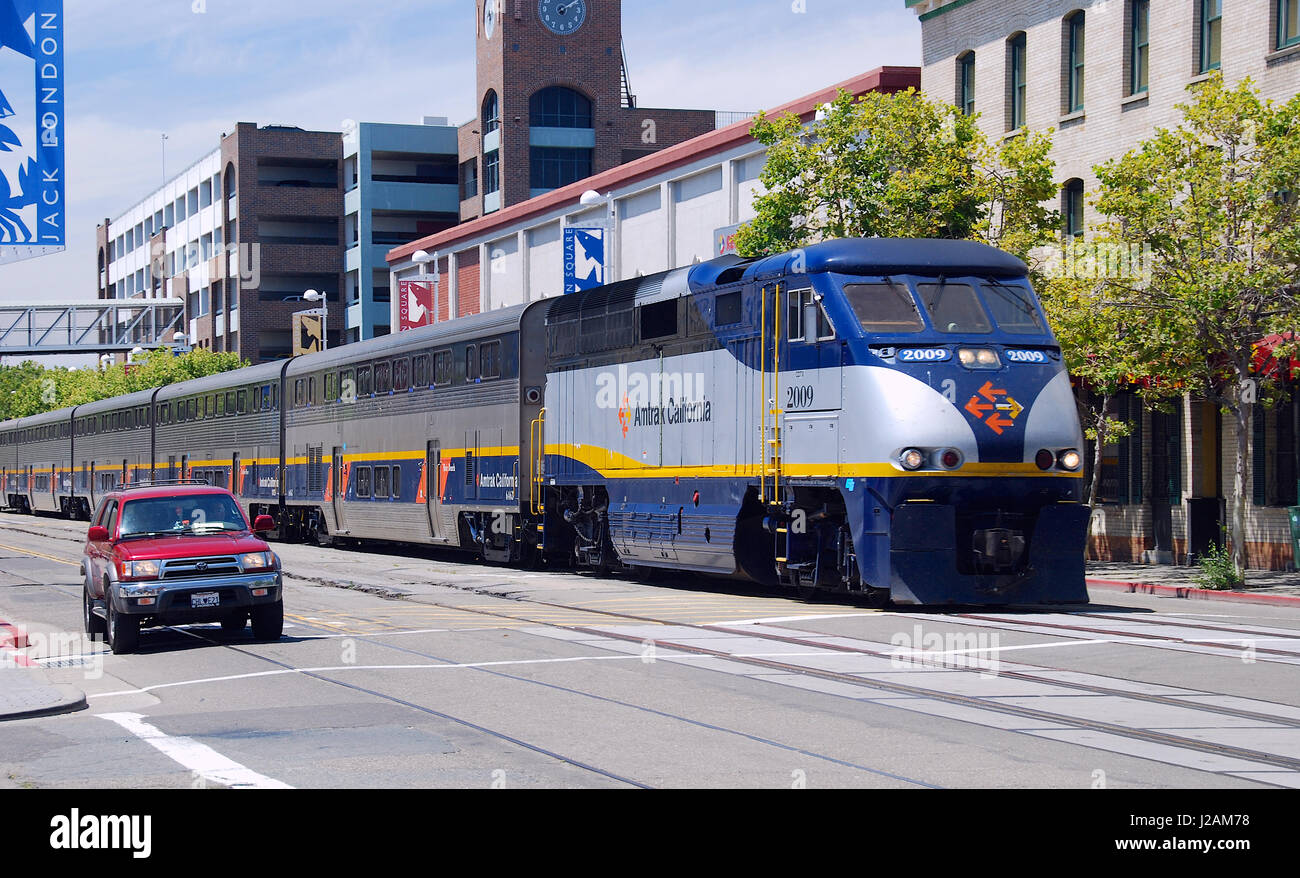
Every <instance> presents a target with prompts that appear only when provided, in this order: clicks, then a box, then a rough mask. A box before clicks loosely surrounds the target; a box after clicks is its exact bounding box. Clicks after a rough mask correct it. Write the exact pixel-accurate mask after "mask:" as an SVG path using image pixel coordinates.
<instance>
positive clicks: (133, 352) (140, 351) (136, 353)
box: [127, 347, 144, 363]
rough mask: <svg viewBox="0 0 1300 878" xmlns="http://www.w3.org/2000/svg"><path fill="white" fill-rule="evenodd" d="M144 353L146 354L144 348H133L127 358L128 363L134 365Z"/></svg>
mask: <svg viewBox="0 0 1300 878" xmlns="http://www.w3.org/2000/svg"><path fill="white" fill-rule="evenodd" d="M143 353H144V348H140V347H135V348H131V354H130V355H129V356H128V357H127V362H128V363H134V362H135V358H136V357H138V356H140V355H141V354H143Z"/></svg>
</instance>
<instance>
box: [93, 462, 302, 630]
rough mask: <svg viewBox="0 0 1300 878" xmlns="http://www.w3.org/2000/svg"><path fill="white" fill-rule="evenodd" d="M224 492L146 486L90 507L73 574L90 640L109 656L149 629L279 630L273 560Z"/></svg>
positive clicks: (262, 527) (262, 524) (256, 525)
mask: <svg viewBox="0 0 1300 878" xmlns="http://www.w3.org/2000/svg"><path fill="white" fill-rule="evenodd" d="M274 528H275V522H274V521H273V520H272V518H271V516H269V515H259V516H258V517H257V520H256V521H255V522H253V524H252V526H251V527H250V526H249V523H248V519H247V518H246V517H245V516H244V512H243V510H242V509H241V508H240V506H239V503H238V501H236V500H235V497H234V495H233V494H231V493H230V492H229V491H227V490H226V489H224V488H214V487H209V486H207V485H200V484H168V485H159V484H155V485H152V486H148V487H131V488H124V489H121V490H118V491H115V492H113V493H111V494H108V495H107V496H105V497H104V499H103V500H101V501H100V504H99V508H98V509H96V510H95V515H94V517H93V518H92V520H91V528H90V531H89V533H88V534H87V539H86V547H85V550H84V553H83V556H82V562H81V569H82V574H83V575H84V576H85V585H84V589H83V595H82V616H83V622H84V625H85V629H86V633H87V634H88V635H90V636H91V637H95V636H98V635H104V634H107V637H108V645H109V647H110V648H111V649H112V650H113V652H114V653H125V652H131V651H133V650H135V649H136V648H137V647H138V646H139V642H140V629H141V628H142V627H148V626H150V625H184V624H191V623H197V622H220V623H221V626H222V628H224V629H225V630H227V631H231V632H233V631H240V630H242V629H243V628H244V626H245V624H247V623H248V621H249V620H250V619H251V621H252V625H253V636H254V637H256V638H257V639H259V640H276V639H278V638H279V637H280V634H281V632H282V631H283V627H284V601H283V597H282V584H281V577H280V561H279V558H277V557H276V554H275V553H274V552H272V551H271V549H270V547H269V546H268V545H267V544H266V542H265V541H263V540H262V538H261V537H259V536H258V534H260V533H263V532H265V531H269V530H273V529H274Z"/></svg>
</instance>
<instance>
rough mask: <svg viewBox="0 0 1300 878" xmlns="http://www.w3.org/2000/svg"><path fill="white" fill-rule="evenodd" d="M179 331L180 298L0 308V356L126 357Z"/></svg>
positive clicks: (170, 339)
mask: <svg viewBox="0 0 1300 878" xmlns="http://www.w3.org/2000/svg"><path fill="white" fill-rule="evenodd" d="M184 331H185V302H184V300H182V299H103V300H100V301H97V302H72V303H53V304H52V303H44V304H39V305H32V304H0V356H5V357H8V356H36V355H40V354H112V353H129V352H130V351H132V350H133V349H135V348H145V349H146V350H148V349H150V348H159V347H166V346H169V345H171V344H173V343H174V341H173V339H174V336H175V335H176V333H177V332H184Z"/></svg>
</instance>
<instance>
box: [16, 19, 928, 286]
mask: <svg viewBox="0 0 1300 878" xmlns="http://www.w3.org/2000/svg"><path fill="white" fill-rule="evenodd" d="M510 2H513V0H504V3H510ZM522 2H528V3H532V2H536V0H522ZM589 2H592V3H593V4H595V5H599V4H600V3H601V2H602V0H589ZM64 4H65V12H66V15H67V25H66V27H67V32H66V41H65V42H66V64H67V119H68V129H67V161H68V172H67V198H68V238H69V246H68V252H66V253H61V254H57V255H53V256H47V257H43V258H40V259H35V260H29V261H27V262H21V263H14V264H10V265H3V266H0V301H31V300H51V301H72V300H85V299H93V298H94V295H95V293H94V276H95V253H94V237H95V226H96V224H97V223H100V222H102V221H103V220H104V218H105V217H113V216H116V215H118V214H119V213H121V212H123V211H124V210H126V209H127V208H129V207H130V206H131V205H133V204H134V203H136V202H137V201H139V200H140V199H141V198H142V197H144V196H145V195H147V194H149V193H150V192H151V191H153V189H155V188H156V187H157V186H158V185H159V184H160V183H161V182H162V179H163V162H162V154H161V135H162V133H164V132H166V134H167V135H168V140H167V171H168V173H169V174H174V173H176V172H178V171H180V170H182V169H183V168H184V167H186V166H187V165H189V164H190V163H192V162H193V161H195V160H196V159H198V158H199V157H200V156H202V155H203V154H205V153H206V152H208V151H210V150H211V149H213V148H215V147H216V145H217V138H218V136H219V135H220V134H221V133H222V132H227V131H230V130H232V128H233V126H234V124H235V123H236V122H240V121H249V122H257V123H259V124H270V123H278V124H290V125H300V126H302V127H304V128H311V129H316V130H331V131H337V130H339V127H340V125H341V123H342V122H343V120H344V119H355V120H357V121H377V122H415V121H418V120H419V118H420V117H421V116H424V115H430V116H447V117H449V119H450V121H451V122H452V123H459V122H461V121H464V120H465V119H466V118H468V117H470V116H471V115H472V114H473V112H474V107H475V104H476V99H475V95H474V66H473V65H474V54H473V50H474V34H475V23H476V22H475V19H476V13H475V4H474V2H473V0H373V2H370V3H365V2H358V0H120V2H115V3H110V2H107V0H64ZM623 6H624V10H623V33H624V41H625V43H626V46H627V53H628V62H629V68H630V75H631V80H632V86H633V90H634V91H635V92H636V94H637V96H638V99H639V101H640V103H641V105H642V106H647V107H698V108H708V109H723V110H758V109H762V108H767V107H772V106H775V105H777V104H780V103H782V102H784V101H787V100H790V99H792V98H796V97H799V96H800V95H804V94H807V93H809V92H812V91H815V90H816V89H818V88H821V87H824V86H826V85H829V84H831V83H834V82H838V81H840V80H843V79H847V78H849V77H850V76H854V75H856V74H859V73H862V72H865V71H867V70H870V69H872V68H875V67H879V66H881V65H887V64H892V65H918V64H919V63H920V54H921V53H920V42H921V28H920V24H919V23H918V22H917V20H916V16H915V15H914V14H912V13H911V12H909V11H907V10H906V8H905V4H904V0H747V2H742V0H713V2H700V0H659V2H654V0H625V2H624V4H623ZM800 6H802V7H804V9H805V11H802V12H798V11H795V10H796V9H797V8H799V7H800Z"/></svg>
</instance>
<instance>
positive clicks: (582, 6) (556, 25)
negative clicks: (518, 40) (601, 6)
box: [537, 0, 587, 36]
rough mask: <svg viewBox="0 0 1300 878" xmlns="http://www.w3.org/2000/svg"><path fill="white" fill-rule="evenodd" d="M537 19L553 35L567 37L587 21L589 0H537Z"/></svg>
mask: <svg viewBox="0 0 1300 878" xmlns="http://www.w3.org/2000/svg"><path fill="white" fill-rule="evenodd" d="M537 17H538V18H540V19H541V20H542V24H544V25H546V27H547V29H548V30H550V31H551V33H555V34H559V35H560V36H567V35H568V34H571V33H573V32H574V31H576V30H577V29H578V28H580V27H582V24H583V22H585V21H586V20H587V0H537Z"/></svg>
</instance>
